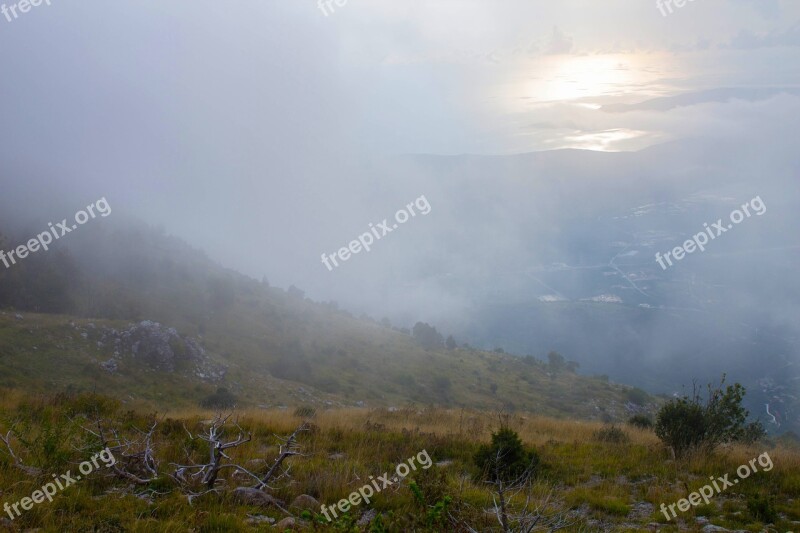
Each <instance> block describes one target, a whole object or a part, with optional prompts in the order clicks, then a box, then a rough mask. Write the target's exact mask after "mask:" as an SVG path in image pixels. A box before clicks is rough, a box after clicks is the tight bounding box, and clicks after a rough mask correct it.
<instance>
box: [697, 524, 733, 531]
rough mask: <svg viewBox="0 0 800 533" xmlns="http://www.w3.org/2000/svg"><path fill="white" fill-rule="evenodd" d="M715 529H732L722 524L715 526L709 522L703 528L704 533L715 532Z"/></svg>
mask: <svg viewBox="0 0 800 533" xmlns="http://www.w3.org/2000/svg"><path fill="white" fill-rule="evenodd" d="M714 531H730V529H725V528H724V527H722V526H715V525H714V524H708V525H706V526H705V527H704V528H703V533H713V532H714Z"/></svg>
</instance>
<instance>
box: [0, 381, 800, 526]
mask: <svg viewBox="0 0 800 533" xmlns="http://www.w3.org/2000/svg"><path fill="white" fill-rule="evenodd" d="M218 415H219V413H217V412H214V411H195V410H189V411H185V412H170V413H167V414H156V413H152V412H145V411H142V412H139V411H135V410H130V409H128V408H126V407H123V406H122V405H121V404H120V402H119V401H116V400H112V399H110V398H107V397H104V396H99V395H94V394H59V395H56V396H32V395H27V394H21V393H20V392H18V391H13V390H8V389H2V390H0V426H2V427H0V433H2V435H4V436H6V438H7V440H8V443H9V448H8V449H5V446H4V445H2V444H0V484H1V485H0V486H2V487H3V488H4V489H3V495H2V498H3V501H4V502H16V501H18V500H20V499H21V498H23V497H26V496H29V495H30V494H31V493H32V491H34V490H36V489H37V488H38V487H40V486H41V485H42V484H43V482H45V481H46V480H48V479H50V478H51V474H60V473H64V472H66V471H68V470H69V469H73V470H74V469H75V466H74V465H75V462H76V461H79V460H85V459H86V457H88V455H89V454H90V453H94V452H96V451H97V448H99V447H101V445H102V444H103V443H102V442H101V440H102V439H98V434H99V431H98V429H97V427H98V421H102V426H103V428H104V431H103V433H104V434H105V435H113V437H111V438H109V437H106V438H108V441H109V444H110V445H111V447H112V449H114V444H115V443H118V442H120V440H119V439H121V440H122V442H127V443H128V447H123V448H116V451H115V455H116V457H117V459H118V463H117V465H118V468H117V469H104V468H101V469H100V471H97V472H94V473H92V474H91V475H89V476H87V477H86V479H82V480H80V481H78V482H77V483H76V484H75V485H73V486H71V487H69V488H67V489H66V490H64V491H63V492H61V493H59V494H58V495H57V496H56V498H55V499H54V501H53V502H52V503H49V502H46V501H45V502H44V503H41V504H37V505H36V506H34V508H33V509H31V510H30V511H27V512H25V513H24V514H23V515H22V516H20V517H18V518H16V519H15V520H14V521H13V523H11V521H10V520H9V519H6V520H5V523H6V524H7V525H8V524H10V525H9V527H12V528H17V529H19V530H25V529H29V528H39V530H40V531H43V532H50V531H52V532H56V531H59V532H60V531H132V532H136V531H141V532H150V531H175V532H178V531H180V532H184V531H187V529H189V530H193V531H203V532H212V531H214V532H226V531H231V532H232V531H242V530H252V531H276V530H281V528H276V527H275V525H274V524H278V523H281V524H282V526H281V527H289V524H291V523H292V522H293V523H294V526H292V527H295V528H297V529H300V530H306V531H312V530H317V531H323V530H331V531H354V532H355V531H372V532H378V531H398V532H400V531H420V532H424V531H431V532H433V531H470V530H474V531H520V530H522V529H520V524H521V523H522V521H527V522H525V523H527V524H529V525H531V524H532V525H533V526H534V529H531V530H532V531H538V530H539V529H535V528H536V527H539V526H540V525H543V524H547V529H543V530H553V529H552V528H553V527H560V528H563V530H564V531H601V530H606V531H623V530H630V531H644V530H645V528H646V526H647V524H650V523H659V524H661V525H662V527H663V529H662V531H677V530H678V529H677V526H676V524H675V521H672V522H670V523H667V522H666V520H665V519H664V517H663V515H661V514H660V513H659V512H658V506H659V505H660V504H661V503H663V502H667V503H669V502H673V501H677V500H678V499H680V498H683V497H686V495H687V494H688V493H689V492H690V491H691V490H695V488H696V487H697V486H699V485H702V484H704V483H706V480H707V479H708V477H709V476H711V475H716V476H721V475H723V474H725V473H729V472H734V471H735V469H736V467H737V466H738V465H740V464H742V463H745V462H746V461H747V460H748V459H750V458H752V457H754V456H756V455H757V454H759V453H763V452H764V451H765V450H769V453H770V456H771V457H772V459H773V461H774V464H775V467H774V469H773V470H771V471H770V472H760V473H758V474H754V475H752V476H751V477H750V478H748V479H747V480H745V481H743V482H742V483H740V484H739V485H737V486H736V489H735V490H734V489H730V490H729V491H727V492H726V493H725V494H721V495H719V496H717V497H716V498H715V499H713V500H712V501H711V503H710V504H709V505H708V506H704V507H703V508H700V507H698V508H692V509H691V510H690V511H689V512H687V513H685V515H683V516H682V517H681V518H680V523H682V524H684V527H688V528H689V529H690V530H692V529H693V528H695V527H696V526H695V525H694V524H695V518H696V517H697V516H701V515H702V516H705V517H708V518H709V519H710V520H711V521H712V522H713V523H714V524H717V525H720V526H724V527H728V528H731V529H737V528H738V529H746V530H748V531H761V530H762V529H764V527H765V526H766V524H767V523H772V524H773V527H774V529H775V530H777V531H791V530H796V529H797V522H800V504H799V503H798V502H800V451H798V449H797V447H795V445H792V444H788V443H784V444H779V443H777V442H773V441H765V442H761V443H758V444H748V443H742V442H740V443H732V444H727V445H725V446H724V447H721V448H717V449H716V450H715V451H704V452H703V453H702V454H701V453H700V452H697V451H696V452H694V453H687V454H684V456H683V457H682V458H680V460H679V461H674V460H672V459H671V457H670V454H669V452H668V450H667V449H666V448H665V446H663V445H662V444H661V442H660V441H659V439H658V438H657V437H656V435H655V434H654V433H653V432H652V431H648V430H642V429H639V428H636V427H628V428H626V429H625V430H624V431H623V430H621V429H619V428H613V433H615V434H616V433H617V432H623V433H624V435H625V436H626V439H616V438H612V439H609V438H595V437H596V436H597V435H602V434H604V433H605V434H611V433H612V429H609V427H607V426H604V425H603V424H601V423H597V422H578V421H559V420H555V419H552V418H547V417H542V416H537V415H533V414H530V413H521V412H518V413H515V414H506V415H502V416H499V417H498V415H497V414H496V413H495V414H488V413H484V412H479V411H471V410H461V409H458V410H446V409H436V408H430V407H428V408H422V407H418V406H407V407H405V408H402V409H398V410H394V411H389V410H386V409H356V408H349V409H329V410H317V411H311V410H306V409H297V410H285V409H284V410H281V409H266V410H265V409H254V410H253V409H251V410H244V411H237V412H232V413H227V414H224V415H223V417H222V418H220V417H219V416H218ZM303 415H308V416H313V419H311V420H308V421H305V422H304V420H303V419H302V416H303ZM226 417H227V418H226ZM212 427H216V430H214V431H215V433H214V434H215V435H216V436H217V437H218V438H219V439H220V440H221V441H223V442H226V443H229V442H236V443H237V444H236V446H231V447H230V448H227V449H225V450H224V453H225V456H224V457H221V459H220V461H219V464H218V466H219V467H220V468H218V469H217V471H216V472H215V474H216V477H215V478H214V480H213V482H212V483H211V484H210V485H209V484H208V480H209V477H208V476H205V475H204V476H197V479H196V482H194V483H193V482H192V479H191V474H192V473H193V472H196V471H197V470H193V469H191V468H187V469H185V470H184V471H183V476H182V477H183V480H181V475H179V467H186V466H187V465H206V464H211V463H213V460H211V459H209V441H208V439H203V438H198V437H199V436H201V435H202V436H209V435H211V434H212V432H211V431H210V430H211V429H212ZM300 427H303V428H304V430H303V431H299V432H296V430H298V428H300ZM292 433H295V434H296V436H295V439H294V443H292V442H291V441H289V442H287V440H286V437H287V436H289V435H291V434H292ZM137 443H138V444H137ZM148 448H149V449H150V450H151V451H152V463H151V467H152V469H153V470H154V471H155V474H154V475H148V476H145V471H146V468H144V466H143V465H144V464H145V463H142V462H141V459H142V458H144V457H147V454H143V453H142V452H143V450H145V449H148ZM11 450H13V452H14V455H13V456H12V455H11V453H10V451H11ZM422 450H426V451H427V452H428V454H429V455H430V457H431V458H432V461H433V463H434V464H433V466H432V467H430V468H429V469H426V470H423V469H418V470H417V471H415V472H412V473H411V474H410V475H409V476H408V477H407V478H406V479H405V480H404V481H403V482H402V483H398V484H397V485H396V486H393V487H390V488H388V489H386V490H384V491H383V492H381V493H380V494H378V495H376V497H375V498H374V500H373V501H372V502H370V504H368V505H365V504H361V505H360V506H358V507H354V508H353V509H351V510H350V511H348V512H347V513H345V514H344V516H343V517H340V518H339V519H337V520H335V521H333V522H332V523H330V524H328V523H327V520H325V519H324V517H322V516H321V515H319V514H318V513H319V507H318V506H316V505H317V504H322V503H325V504H327V505H335V504H336V502H338V501H340V500H341V499H342V498H346V497H347V496H348V494H350V493H351V492H352V491H353V487H354V486H360V485H362V484H363V483H364V481H365V480H368V479H369V476H374V477H376V478H377V476H380V475H382V474H383V473H384V472H390V473H391V471H392V469H393V468H394V467H395V466H396V465H398V464H399V463H401V462H404V461H405V460H406V459H407V458H408V457H411V456H412V455H415V454H418V453H420V452H421V451H422ZM286 452H292V453H289V454H288V455H285V454H286ZM282 455H285V457H283V460H282V461H281V462H280V464H279V467H275V465H276V463H277V460H278V459H279V458H280V457H281V456H282ZM15 457H16V459H15ZM17 459H18V460H17ZM225 465H238V466H241V467H242V470H240V469H239V468H235V467H232V466H231V467H227V466H225ZM23 467H31V468H32V469H31V470H25V469H24V468H23ZM116 470H120V471H119V472H118V471H116ZM245 470H246V472H245ZM207 472H208V469H207V470H206V471H205V472H204V473H207ZM270 472H272V473H273V474H274V475H272V477H270V479H269V482H268V483H267V487H265V489H264V491H258V490H256V489H255V488H254V487H256V486H258V484H259V480H260V479H263V478H264V476H266V475H267V474H268V473H270ZM124 473H128V474H134V475H136V477H137V478H139V480H138V481H137V480H135V479H133V478H131V477H128V476H126V475H124ZM251 474H252V475H255V476H256V477H257V478H258V479H254V478H253V477H252V476H251ZM201 477H202V478H205V479H200V478H201ZM498 481H502V482H503V483H504V485H503V486H502V487H501V486H499V485H498V483H497V482H498ZM186 482H188V483H186ZM240 488H242V489H240ZM511 489H513V490H511ZM253 490H256V492H255V493H254V492H252V491H253ZM499 491H500V492H499ZM501 493H502V495H503V500H504V503H503V504H502V505H503V507H504V509H505V510H504V511H502V513H501V514H500V515H498V511H499V508H498V505H500V500H499V499H498V495H499V494H501ZM256 494H263V496H260V497H256V496H255V495H256ZM98 502H101V504H98ZM309 502H311V504H309ZM315 506H316V507H315ZM498 516H501V517H504V518H503V519H502V520H498ZM697 530H699V527H698V528H697Z"/></svg>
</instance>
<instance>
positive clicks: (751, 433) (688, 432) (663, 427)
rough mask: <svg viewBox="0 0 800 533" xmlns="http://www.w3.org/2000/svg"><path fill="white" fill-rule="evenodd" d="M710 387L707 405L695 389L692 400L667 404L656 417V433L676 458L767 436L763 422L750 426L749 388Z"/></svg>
mask: <svg viewBox="0 0 800 533" xmlns="http://www.w3.org/2000/svg"><path fill="white" fill-rule="evenodd" d="M724 384H725V376H724V375H723V376H722V379H721V381H720V384H719V386H718V387H714V386H712V385H711V384H710V383H709V384H708V387H707V389H708V393H707V397H706V399H705V401H704V400H703V398H702V396H701V394H700V390H699V389H698V387H697V386H696V385H695V386H694V388H693V391H692V395H691V396H683V397H682V398H675V399H673V400H671V401H669V402H667V403H666V404H665V405H664V406H663V407H662V408H661V410H659V412H658V415H657V417H656V425H655V431H656V436H658V438H659V439H661V441H662V442H663V443H664V444H666V445H667V446H669V447H670V448H671V449H672V451H673V453H674V455H675V457H682V456H684V455H685V454H686V453H688V452H689V451H691V450H695V449H702V450H704V451H706V452H711V451H712V450H714V448H716V447H717V446H719V445H720V444H725V443H729V442H737V441H753V440H758V439H759V438H761V437H762V436H763V435H764V434H765V432H764V428H763V426H762V425H761V423H760V422H758V421H756V422H751V423H749V424H748V423H747V417H748V415H749V412H748V411H747V409H745V408H744V407H743V406H742V400H743V398H744V396H745V394H746V390H745V388H744V387H743V386H742V385H741V384H739V383H735V384H733V385H728V386H727V387H725V388H724V389H723V386H724Z"/></svg>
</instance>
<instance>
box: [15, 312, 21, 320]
mask: <svg viewBox="0 0 800 533" xmlns="http://www.w3.org/2000/svg"><path fill="white" fill-rule="evenodd" d="M14 318H16V319H17V320H22V315H20V314H19V313H17V314H16V315H14Z"/></svg>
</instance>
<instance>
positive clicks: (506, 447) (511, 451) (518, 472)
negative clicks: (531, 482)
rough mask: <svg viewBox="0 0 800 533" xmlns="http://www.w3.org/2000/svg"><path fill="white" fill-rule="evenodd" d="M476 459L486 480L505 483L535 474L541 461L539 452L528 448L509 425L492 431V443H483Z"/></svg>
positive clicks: (476, 463)
mask: <svg viewBox="0 0 800 533" xmlns="http://www.w3.org/2000/svg"><path fill="white" fill-rule="evenodd" d="M474 461H475V465H476V466H477V467H478V468H479V469H480V470H481V475H482V478H483V479H484V480H486V481H492V482H498V481H501V482H503V483H512V482H514V481H515V480H517V479H520V478H524V477H528V476H531V475H534V474H535V473H536V470H537V468H538V466H539V462H540V460H539V454H537V453H536V451H535V450H533V449H526V448H525V446H524V445H523V444H522V441H521V440H520V438H519V435H517V432H516V431H514V430H512V429H510V428H507V427H504V428H501V429H500V430H499V431H498V432H497V433H492V443H491V444H483V445H481V446H480V448H478V452H477V453H476V454H475V458H474Z"/></svg>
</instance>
